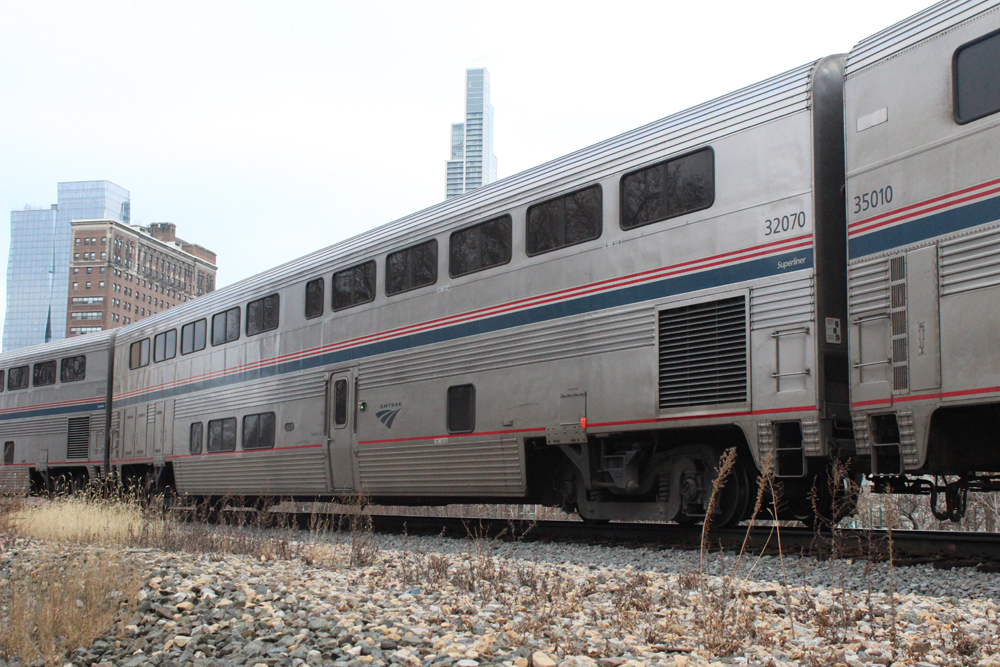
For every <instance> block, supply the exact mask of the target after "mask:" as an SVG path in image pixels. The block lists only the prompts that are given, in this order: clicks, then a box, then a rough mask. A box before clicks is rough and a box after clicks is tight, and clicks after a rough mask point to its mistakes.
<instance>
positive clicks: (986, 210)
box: [848, 197, 1000, 259]
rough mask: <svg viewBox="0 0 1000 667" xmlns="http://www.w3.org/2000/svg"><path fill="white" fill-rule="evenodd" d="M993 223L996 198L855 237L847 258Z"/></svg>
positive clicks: (999, 216) (997, 213) (998, 216)
mask: <svg viewBox="0 0 1000 667" xmlns="http://www.w3.org/2000/svg"><path fill="white" fill-rule="evenodd" d="M997 220H1000V197H993V198H992V199H986V200H984V201H978V202H974V203H972V204H966V205H965V206H961V207H959V208H953V209H951V210H949V211H942V212H941V213H934V214H932V215H928V216H927V217H926V218H919V219H917V220H914V221H913V222H904V223H902V224H899V225H896V226H895V227H889V228H888V229H883V230H880V231H877V232H871V233H870V234H863V235H861V236H857V237H855V238H853V239H851V240H850V241H849V242H848V255H849V257H850V259H858V258H859V257H864V256H865V255H874V254H875V253H879V252H885V251H887V250H892V249H894V248H899V247H900V246H905V245H910V244H911V243H919V242H920V241H926V240H927V239H931V238H934V237H935V236H941V235H943V234H950V233H952V232H958V231H961V230H963V229H969V228H970V227H977V226H979V225H985V224H986V223H989V222H995V221H997Z"/></svg>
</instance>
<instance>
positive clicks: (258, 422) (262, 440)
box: [243, 412, 274, 449]
mask: <svg viewBox="0 0 1000 667" xmlns="http://www.w3.org/2000/svg"><path fill="white" fill-rule="evenodd" d="M273 447H274V413H273V412H263V413H261V414H259V415H247V416H246V417H244V418H243V449H271V448H273Z"/></svg>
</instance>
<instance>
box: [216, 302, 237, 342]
mask: <svg viewBox="0 0 1000 667" xmlns="http://www.w3.org/2000/svg"><path fill="white" fill-rule="evenodd" d="M239 337H240V308H239V306H237V307H236V308H230V309H229V310H224V311H222V312H221V313H216V314H215V315H213V316H212V345H222V344H223V343H230V342H232V341H234V340H238V339H239Z"/></svg>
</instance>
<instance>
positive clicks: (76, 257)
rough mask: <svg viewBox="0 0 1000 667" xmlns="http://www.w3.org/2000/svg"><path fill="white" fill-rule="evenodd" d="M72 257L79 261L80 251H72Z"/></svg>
mask: <svg viewBox="0 0 1000 667" xmlns="http://www.w3.org/2000/svg"><path fill="white" fill-rule="evenodd" d="M73 259H74V260H75V261H77V262H79V261H80V253H78V252H74V253H73Z"/></svg>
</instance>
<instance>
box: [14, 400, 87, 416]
mask: <svg viewBox="0 0 1000 667" xmlns="http://www.w3.org/2000/svg"><path fill="white" fill-rule="evenodd" d="M103 409H104V401H101V402H100V403H84V404H83V405H64V406H62V407H58V408H33V407H31V406H28V407H26V408H24V409H23V410H16V411H14V412H7V413H4V414H0V421H9V420H11V419H27V418H29V417H51V416H53V415H71V414H73V413H74V412H94V411H96V410H103Z"/></svg>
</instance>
